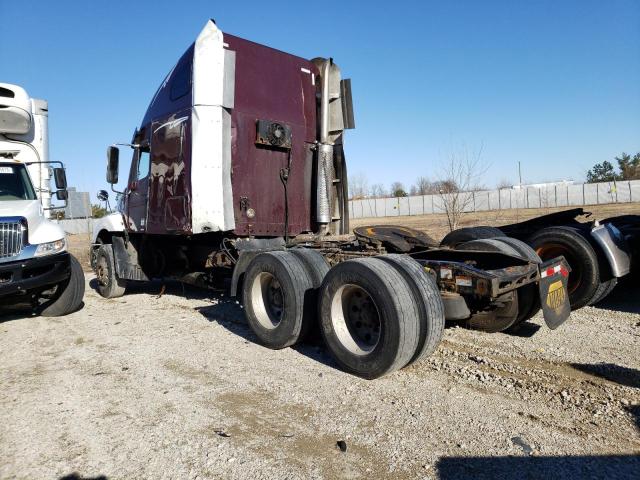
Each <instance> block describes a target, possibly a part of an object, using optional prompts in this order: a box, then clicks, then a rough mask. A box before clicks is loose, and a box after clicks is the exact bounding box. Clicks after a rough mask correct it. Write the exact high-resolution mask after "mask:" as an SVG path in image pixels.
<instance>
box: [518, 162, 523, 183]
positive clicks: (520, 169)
mask: <svg viewBox="0 0 640 480" xmlns="http://www.w3.org/2000/svg"><path fill="white" fill-rule="evenodd" d="M518 178H520V188H522V168H520V160H518Z"/></svg>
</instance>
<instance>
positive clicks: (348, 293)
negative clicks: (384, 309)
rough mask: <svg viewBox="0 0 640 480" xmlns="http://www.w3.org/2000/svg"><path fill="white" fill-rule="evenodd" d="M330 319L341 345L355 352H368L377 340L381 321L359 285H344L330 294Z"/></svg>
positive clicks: (362, 353)
mask: <svg viewBox="0 0 640 480" xmlns="http://www.w3.org/2000/svg"><path fill="white" fill-rule="evenodd" d="M331 323H332V325H333V330H334V331H335V333H336V335H337V337H338V339H339V340H340V342H341V343H342V345H343V346H344V347H345V348H346V349H347V350H349V352H351V353H352V354H354V355H366V354H368V353H371V352H372V351H373V350H374V349H375V348H376V346H377V345H378V343H379V342H380V337H381V332H382V321H381V318H380V313H379V312H378V307H377V306H376V304H375V302H374V301H373V298H372V297H371V295H369V293H368V292H367V291H366V290H365V289H364V288H362V287H360V286H358V285H353V284H346V285H343V286H341V287H340V288H339V289H338V290H337V291H336V292H335V293H334V294H333V298H332V300H331Z"/></svg>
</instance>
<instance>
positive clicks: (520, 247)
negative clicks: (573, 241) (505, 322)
mask: <svg viewBox="0 0 640 480" xmlns="http://www.w3.org/2000/svg"><path fill="white" fill-rule="evenodd" d="M496 240H499V241H500V242H502V243H506V244H507V245H509V246H510V247H512V248H513V249H515V250H516V251H517V252H518V254H519V255H520V256H521V257H522V258H524V259H526V260H529V261H530V262H534V263H537V264H540V263H542V259H541V258H540V257H539V256H538V254H537V253H536V251H535V250H534V249H533V248H531V247H530V246H529V245H527V244H526V243H524V242H523V241H522V240H518V239H517V238H511V237H500V238H498V239H496ZM541 308H542V307H541V306H540V295H539V291H538V285H537V284H535V283H532V284H529V285H526V286H524V287H521V288H519V289H518V318H517V319H516V321H515V322H514V323H513V325H512V326H511V327H509V328H514V327H517V326H518V325H519V324H521V323H522V322H526V321H527V320H529V319H530V318H533V317H534V316H535V315H536V313H538V312H539V311H540V309H541Z"/></svg>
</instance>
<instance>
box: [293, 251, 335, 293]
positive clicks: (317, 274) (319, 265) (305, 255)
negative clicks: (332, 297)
mask: <svg viewBox="0 0 640 480" xmlns="http://www.w3.org/2000/svg"><path fill="white" fill-rule="evenodd" d="M288 251H289V252H291V253H292V254H293V255H295V256H296V257H297V258H298V260H300V261H301V262H302V264H303V265H304V268H305V269H306V270H307V273H308V274H309V278H310V279H311V283H312V284H313V288H319V287H320V285H322V281H323V280H324V277H325V276H326V275H327V273H329V264H328V263H327V261H326V260H325V259H324V257H323V256H322V255H320V253H318V252H317V251H315V250H311V249H309V248H292V249H291V250H288Z"/></svg>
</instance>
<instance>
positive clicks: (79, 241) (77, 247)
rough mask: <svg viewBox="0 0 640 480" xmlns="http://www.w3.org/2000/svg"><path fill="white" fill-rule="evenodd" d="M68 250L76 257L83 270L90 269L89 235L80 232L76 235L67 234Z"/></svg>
mask: <svg viewBox="0 0 640 480" xmlns="http://www.w3.org/2000/svg"><path fill="white" fill-rule="evenodd" d="M67 244H68V246H69V252H70V253H71V254H72V255H73V256H74V257H76V258H77V259H78V261H79V262H80V265H82V268H83V269H84V271H85V272H90V271H91V266H90V265H89V246H90V245H91V235H90V234H88V233H81V234H78V235H67Z"/></svg>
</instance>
